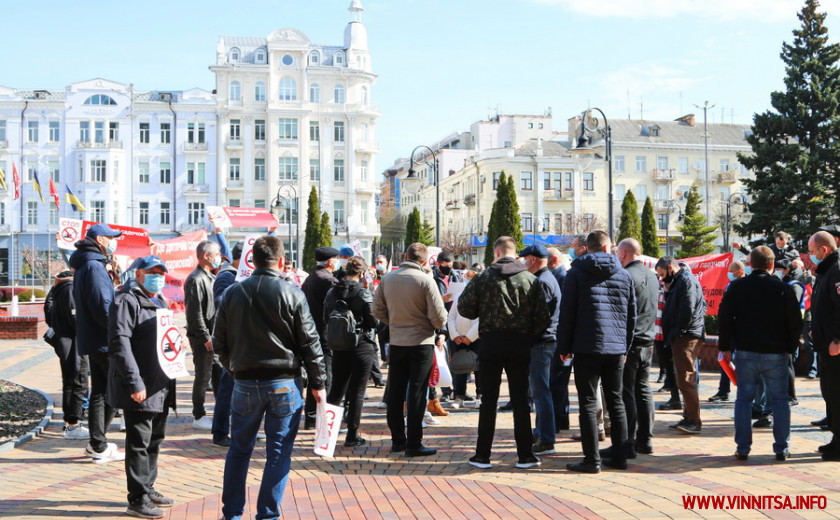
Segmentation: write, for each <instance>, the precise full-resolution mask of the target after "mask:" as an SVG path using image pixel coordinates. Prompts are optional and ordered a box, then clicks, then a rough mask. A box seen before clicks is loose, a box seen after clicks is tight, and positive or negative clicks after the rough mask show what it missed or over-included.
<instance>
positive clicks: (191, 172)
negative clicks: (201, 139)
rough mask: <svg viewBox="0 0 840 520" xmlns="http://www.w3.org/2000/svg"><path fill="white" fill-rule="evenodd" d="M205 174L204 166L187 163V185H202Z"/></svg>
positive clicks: (202, 164) (201, 163)
mask: <svg viewBox="0 0 840 520" xmlns="http://www.w3.org/2000/svg"><path fill="white" fill-rule="evenodd" d="M206 173H207V168H206V165H205V164H204V163H203V162H200V163H191V162H189V163H187V184H204V183H205V175H206Z"/></svg>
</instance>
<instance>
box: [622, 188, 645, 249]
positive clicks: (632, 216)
mask: <svg viewBox="0 0 840 520" xmlns="http://www.w3.org/2000/svg"><path fill="white" fill-rule="evenodd" d="M641 228H642V221H641V220H640V219H639V205H638V204H636V196H635V195H633V190H627V193H625V194H624V200H623V201H622V202H621V223H620V224H619V225H618V237H617V238H616V239H615V241H616V243H618V242H621V241H622V240H624V239H625V238H635V239H636V240H639V241H641V238H642V229H641Z"/></svg>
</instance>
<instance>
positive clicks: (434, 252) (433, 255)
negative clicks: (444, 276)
mask: <svg viewBox="0 0 840 520" xmlns="http://www.w3.org/2000/svg"><path fill="white" fill-rule="evenodd" d="M427 250H428V252H429V260H428V262H429V266H431V265H432V264H437V257H438V255H439V254H440V253H441V252H442V251H443V249H441V248H439V247H437V246H431V247H429V248H427Z"/></svg>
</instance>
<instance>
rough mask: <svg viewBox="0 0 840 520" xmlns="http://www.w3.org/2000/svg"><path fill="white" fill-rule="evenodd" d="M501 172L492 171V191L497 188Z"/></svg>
mask: <svg viewBox="0 0 840 520" xmlns="http://www.w3.org/2000/svg"><path fill="white" fill-rule="evenodd" d="M501 175H502V172H493V191H496V190H498V189H499V178H500V177H501Z"/></svg>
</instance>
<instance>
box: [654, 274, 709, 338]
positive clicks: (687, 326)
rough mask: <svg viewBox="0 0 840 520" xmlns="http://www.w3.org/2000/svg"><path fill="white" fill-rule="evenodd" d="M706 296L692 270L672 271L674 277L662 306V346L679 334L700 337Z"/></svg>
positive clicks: (703, 325) (704, 329) (702, 336)
mask: <svg viewBox="0 0 840 520" xmlns="http://www.w3.org/2000/svg"><path fill="white" fill-rule="evenodd" d="M705 319H706V299H705V298H704V297H703V288H702V287H701V286H700V282H699V281H698V280H697V278H696V277H695V276H694V275H693V274H691V271H690V270H688V269H686V268H683V269H680V270H679V271H677V273H676V274H674V280H673V281H672V282H671V286H670V288H669V289H668V292H666V293H665V308H664V309H662V332H663V334H664V335H665V345H670V344H671V342H672V341H674V340H675V339H677V338H678V337H679V336H691V337H693V338H697V339H703V338H704V336H705V331H706V322H705Z"/></svg>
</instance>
